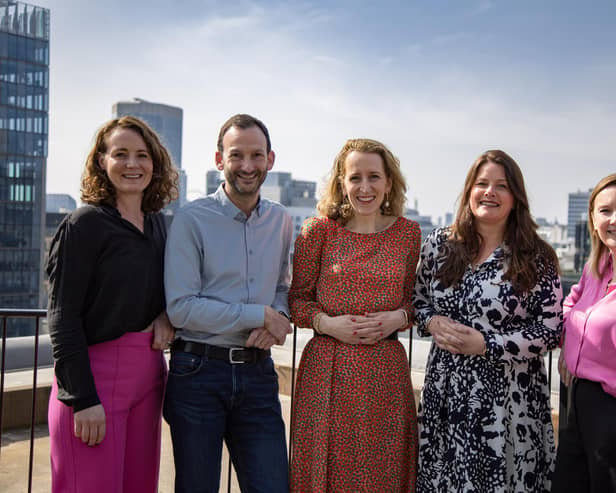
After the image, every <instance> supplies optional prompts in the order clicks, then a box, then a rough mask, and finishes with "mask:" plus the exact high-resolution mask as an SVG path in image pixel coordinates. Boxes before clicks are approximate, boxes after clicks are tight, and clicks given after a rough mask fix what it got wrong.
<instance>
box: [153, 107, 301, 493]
mask: <svg viewBox="0 0 616 493" xmlns="http://www.w3.org/2000/svg"><path fill="white" fill-rule="evenodd" d="M274 157H275V156H274V152H273V151H272V149H271V142H270V137H269V132H268V130H267V128H266V127H265V125H264V124H263V123H262V122H261V121H260V120H258V119H256V118H254V117H252V116H250V115H244V114H239V115H235V116H233V117H231V118H230V119H229V120H228V121H227V122H226V123H225V124H224V125H223V126H222V128H221V130H220V133H219V137H218V152H216V167H217V168H218V169H219V170H220V171H222V172H223V173H224V177H225V180H224V183H223V184H222V185H221V186H220V187H219V188H218V190H216V192H215V193H213V194H212V195H209V196H207V197H206V198H203V199H199V200H195V201H193V202H191V203H189V204H187V205H186V206H184V207H183V208H182V209H181V210H180V211H179V212H178V214H177V215H176V216H175V218H174V220H173V223H172V225H171V229H170V231H169V235H168V239H167V247H166V252H165V292H166V297H167V313H168V315H169V318H170V319H171V322H172V324H173V325H174V326H176V327H177V329H178V330H177V333H176V335H177V338H176V340H175V341H174V342H173V344H172V346H171V361H170V365H169V366H170V367H169V380H168V382H167V390H166V396H165V404H164V416H165V419H166V420H167V422H168V423H169V426H170V429H171V437H172V441H173V455H174V460H175V469H176V477H175V491H176V493H184V492H212V493H214V492H218V489H219V482H220V462H221V454H222V441H223V440H224V441H225V442H226V444H227V447H228V449H229V453H230V456H231V459H232V461H233V465H234V467H235V470H236V472H237V476H238V481H239V484H240V488H241V490H242V492H253V491H254V492H268V493H276V492H281V493H283V492H284V493H286V492H287V491H288V489H289V482H288V462H287V454H286V442H285V432H284V423H283V420H282V415H281V411H280V402H279V400H278V379H277V376H276V372H275V370H274V364H273V361H272V358H271V356H270V351H269V349H270V348H271V346H273V345H274V344H283V343H284V341H285V338H286V336H287V334H288V333H290V332H291V327H290V323H289V319H288V316H287V315H286V314H287V313H288V307H287V292H288V288H289V280H290V279H289V250H290V246H291V238H292V222H291V217H290V216H289V215H288V214H287V213H286V211H285V210H284V208H283V207H282V206H281V205H280V204H278V203H276V202H272V201H269V200H267V199H263V198H261V197H260V195H259V192H260V189H261V184H262V183H263V181H264V180H265V177H266V175H267V172H268V171H269V170H270V169H271V168H272V166H273V165H274Z"/></svg>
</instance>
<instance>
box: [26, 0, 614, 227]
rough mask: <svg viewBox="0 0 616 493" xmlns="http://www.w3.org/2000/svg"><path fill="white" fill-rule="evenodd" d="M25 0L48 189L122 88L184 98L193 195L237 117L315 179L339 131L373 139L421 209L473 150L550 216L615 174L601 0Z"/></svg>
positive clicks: (72, 188)
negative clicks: (38, 9)
mask: <svg viewBox="0 0 616 493" xmlns="http://www.w3.org/2000/svg"><path fill="white" fill-rule="evenodd" d="M33 1H34V3H37V4H39V5H41V6H44V7H48V8H50V9H51V89H50V92H51V107H50V144H49V159H48V178H47V189H48V192H55V193H60V192H64V193H70V194H71V195H73V196H74V197H75V198H78V195H79V192H78V191H79V179H80V174H81V169H82V166H83V161H84V158H85V155H86V153H87V150H88V149H89V146H90V144H91V142H92V137H93V135H94V132H95V130H96V129H97V128H98V127H99V126H100V125H101V124H102V123H103V122H104V121H105V120H107V119H108V118H110V116H111V106H112V104H113V103H114V102H116V101H119V100H126V99H129V98H132V97H141V98H143V99H148V100H151V101H155V102H161V103H166V104H171V105H175V106H180V107H182V108H183V109H184V146H183V162H182V166H183V168H185V169H186V171H187V173H188V177H189V187H188V188H189V190H190V195H193V196H194V195H196V194H198V193H199V192H202V191H203V190H204V188H205V187H204V180H205V172H206V171H207V170H208V169H211V168H212V167H213V163H214V151H215V144H216V136H217V133H218V129H219V127H220V125H221V124H222V122H224V120H226V119H227V117H229V116H230V115H232V114H234V113H237V112H247V113H252V114H254V115H255V116H258V117H260V118H261V119H263V120H264V121H265V123H266V124H267V125H268V126H269V128H270V132H271V134H272V141H273V147H274V150H275V151H276V153H277V159H276V164H275V166H274V170H279V171H291V172H292V173H293V175H294V176H295V177H297V178H301V179H310V180H315V181H319V182H321V181H322V180H323V178H324V177H325V176H326V174H327V172H328V171H329V168H330V166H331V163H332V160H333V158H334V156H335V154H336V153H337V151H338V150H339V148H340V147H341V146H342V144H343V142H344V141H345V140H346V139H347V138H351V137H371V138H375V139H379V140H382V141H383V142H384V143H386V144H387V145H388V146H389V147H390V148H391V149H392V151H393V152H394V153H395V154H396V155H397V156H398V157H399V158H400V160H401V162H402V168H403V171H404V174H405V176H406V178H407V181H408V185H409V193H408V198H409V201H410V204H411V205H413V204H414V201H415V200H417V201H418V205H419V209H420V212H421V213H423V214H428V215H432V216H433V217H434V219H435V220H436V218H437V217H438V216H441V215H443V214H444V213H445V212H446V211H453V209H454V207H455V201H456V199H457V197H458V194H459V192H460V190H461V188H462V184H463V180H464V177H465V174H466V171H467V169H468V167H469V166H470V165H471V163H472V162H473V161H474V159H475V158H476V157H477V156H478V155H479V154H481V152H483V151H484V150H486V149H493V148H501V149H503V150H505V151H506V152H508V153H510V154H511V155H512V156H513V157H514V158H515V159H516V160H517V161H518V163H519V164H520V166H521V168H522V170H523V172H524V175H525V178H526V183H527V187H528V191H529V196H530V200H531V208H532V211H533V213H534V214H535V215H536V216H543V217H547V218H548V219H554V218H555V217H557V218H558V219H559V220H560V221H561V222H566V207H567V193H568V192H569V191H575V190H577V189H578V188H580V189H587V188H589V187H592V186H593V185H594V184H595V183H596V182H597V181H598V180H599V178H601V177H602V176H604V175H606V174H608V173H610V172H614V171H616V159H615V158H614V156H615V154H616V153H615V147H616V136H615V134H616V98H615V96H614V91H615V88H616V29H614V25H615V24H616V2H614V1H612V0H601V1H589V2H580V1H579V0H578V1H566V0H563V1H522V0H519V1H506V2H505V1H487V0H476V1H450V2H444V1H427V0H426V1H422V2H414V1H387V0H385V1H383V0H382V1H380V2H361V1H329V2H294V1H291V2H288V1H285V2H278V1H264V2H257V1H253V2H250V1H247V2H233V1H224V2H223V1H208V0H203V1H196V0H190V1H181V0H177V1H175V2H170V1H167V0H165V1H162V0H153V1H147V2H146V1H128V0H122V1H120V0H107V1H105V2H100V1H97V2H91V1H89V0H47V1H45V0H39V1H38V2H36V1H35V0H33Z"/></svg>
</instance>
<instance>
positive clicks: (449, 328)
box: [428, 315, 486, 355]
mask: <svg viewBox="0 0 616 493" xmlns="http://www.w3.org/2000/svg"><path fill="white" fill-rule="evenodd" d="M428 331H429V332H430V333H431V334H432V339H433V340H434V343H435V344H436V345H437V346H438V347H439V348H440V349H443V350H444V351H449V352H450V353H452V354H467V355H473V354H478V355H484V354H485V352H486V342H485V339H484V337H483V334H482V333H481V332H479V331H478V330H477V329H474V328H472V327H469V326H468V325H464V324H461V323H459V322H456V321H455V320H452V319H450V318H449V317H444V316H442V315H435V316H434V317H432V319H431V320H430V322H429V323H428Z"/></svg>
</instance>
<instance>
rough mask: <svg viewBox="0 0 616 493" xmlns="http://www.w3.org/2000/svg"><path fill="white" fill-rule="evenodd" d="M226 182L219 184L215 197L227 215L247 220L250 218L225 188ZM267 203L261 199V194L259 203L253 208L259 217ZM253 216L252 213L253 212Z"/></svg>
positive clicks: (238, 219)
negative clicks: (232, 199) (233, 200)
mask: <svg viewBox="0 0 616 493" xmlns="http://www.w3.org/2000/svg"><path fill="white" fill-rule="evenodd" d="M223 185H224V182H223V183H221V184H220V185H218V188H217V189H216V191H215V192H214V199H215V200H216V201H217V202H218V203H219V204H220V206H221V207H222V210H223V213H224V215H225V216H227V217H231V218H233V219H235V220H237V221H246V220H247V219H248V218H247V217H246V214H244V212H243V211H241V210H240V209H239V208H238V207H237V206H236V205H235V204H234V203H233V202H232V201H231V199H230V198H229V196H228V195H227V194H226V192H225V189H224V186H223ZM266 207H267V204H266V203H265V202H263V201H262V200H261V196H260V195H259V200H258V201H257V205H256V206H255V208H254V209H253V210H252V212H253V214H256V215H257V217H261V215H262V214H263V212H265V209H266ZM251 216H252V214H251Z"/></svg>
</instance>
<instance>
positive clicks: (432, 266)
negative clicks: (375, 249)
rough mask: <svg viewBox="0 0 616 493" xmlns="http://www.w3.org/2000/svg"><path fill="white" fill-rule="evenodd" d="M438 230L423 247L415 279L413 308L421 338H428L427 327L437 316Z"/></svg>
mask: <svg viewBox="0 0 616 493" xmlns="http://www.w3.org/2000/svg"><path fill="white" fill-rule="evenodd" d="M438 235H439V233H438V230H435V231H433V232H432V233H430V235H428V237H427V238H426V240H425V241H424V243H423V246H422V247H421V254H420V256H419V267H418V268H417V276H416V278H415V289H414V296H413V306H414V308H415V322H416V324H417V332H418V334H419V335H420V336H423V337H428V336H430V333H429V332H428V329H427V325H428V322H430V320H431V319H432V317H433V316H434V315H437V313H436V310H435V309H434V305H433V299H432V298H433V292H432V287H433V281H434V278H435V276H436V272H437V268H438V265H437V259H436V256H437V253H438Z"/></svg>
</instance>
